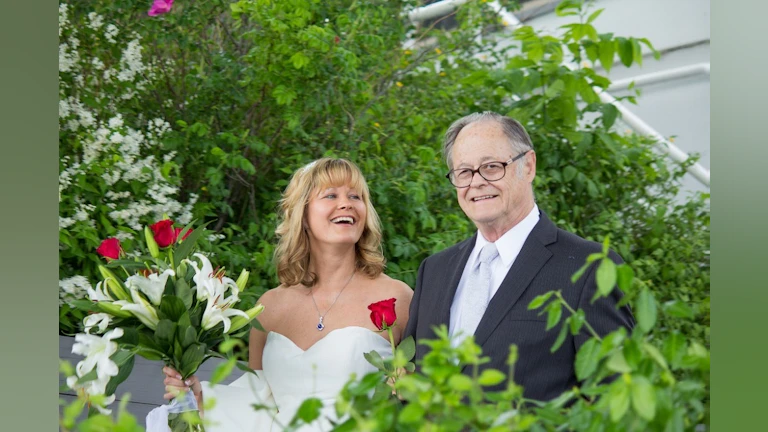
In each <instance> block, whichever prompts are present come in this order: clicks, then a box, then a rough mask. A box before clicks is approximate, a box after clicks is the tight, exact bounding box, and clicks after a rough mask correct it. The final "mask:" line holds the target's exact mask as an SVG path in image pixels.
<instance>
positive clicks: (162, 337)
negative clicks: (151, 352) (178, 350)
mask: <svg viewBox="0 0 768 432" xmlns="http://www.w3.org/2000/svg"><path fill="white" fill-rule="evenodd" d="M175 334H176V323H175V322H173V321H171V320H169V319H161V320H160V321H159V322H158V323H157V328H156V329H155V340H156V341H157V342H158V343H159V344H160V347H162V350H163V351H166V352H167V351H168V349H169V348H170V347H171V346H172V345H173V340H174V337H173V336H174V335H175Z"/></svg>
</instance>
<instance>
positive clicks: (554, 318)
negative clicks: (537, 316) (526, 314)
mask: <svg viewBox="0 0 768 432" xmlns="http://www.w3.org/2000/svg"><path fill="white" fill-rule="evenodd" d="M547 310H548V313H547V330H549V329H551V328H552V327H554V326H556V325H557V323H559V322H560V318H561V317H562V316H563V305H562V304H561V303H560V302H552V303H550V304H549V306H548V307H547Z"/></svg>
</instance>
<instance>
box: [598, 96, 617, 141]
mask: <svg viewBox="0 0 768 432" xmlns="http://www.w3.org/2000/svg"><path fill="white" fill-rule="evenodd" d="M600 111H601V112H602V113H603V117H602V118H601V119H600V120H601V121H602V122H603V127H604V128H605V129H610V128H611V126H613V124H614V123H616V118H617V117H618V116H619V109H618V108H616V106H615V105H613V104H611V103H606V104H603V105H602V106H601V107H600ZM603 141H605V140H603Z"/></svg>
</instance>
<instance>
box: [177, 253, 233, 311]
mask: <svg viewBox="0 0 768 432" xmlns="http://www.w3.org/2000/svg"><path fill="white" fill-rule="evenodd" d="M194 256H195V257H196V258H197V259H199V260H200V263H201V264H202V267H200V268H198V266H197V263H196V262H194V261H190V260H185V261H186V262H188V263H189V264H190V265H191V266H192V268H193V269H195V275H194V276H192V280H193V281H194V282H195V288H196V289H197V300H199V301H202V300H205V299H209V298H215V297H223V296H224V294H225V293H226V291H227V289H231V290H232V293H233V296H234V298H235V301H237V294H238V293H239V291H240V290H239V289H238V288H237V284H236V283H235V281H234V280H232V279H231V278H228V277H226V276H222V277H221V278H219V277H216V276H215V275H214V274H213V265H211V262H210V261H209V260H208V258H207V257H206V256H205V255H203V254H199V253H196V254H194Z"/></svg>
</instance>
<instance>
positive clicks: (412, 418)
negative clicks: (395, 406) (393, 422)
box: [397, 401, 425, 424]
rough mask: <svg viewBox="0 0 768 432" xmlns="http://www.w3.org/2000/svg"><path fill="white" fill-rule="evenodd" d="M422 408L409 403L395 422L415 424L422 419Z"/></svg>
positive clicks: (415, 403)
mask: <svg viewBox="0 0 768 432" xmlns="http://www.w3.org/2000/svg"><path fill="white" fill-rule="evenodd" d="M424 414H425V411H424V408H423V407H422V406H421V405H419V403H418V402H415V401H414V402H413V403H409V404H408V405H406V406H405V408H403V410H402V411H400V415H399V416H398V418H397V421H398V422H400V423H405V424H408V423H417V422H419V421H421V420H422V419H423V418H424Z"/></svg>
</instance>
